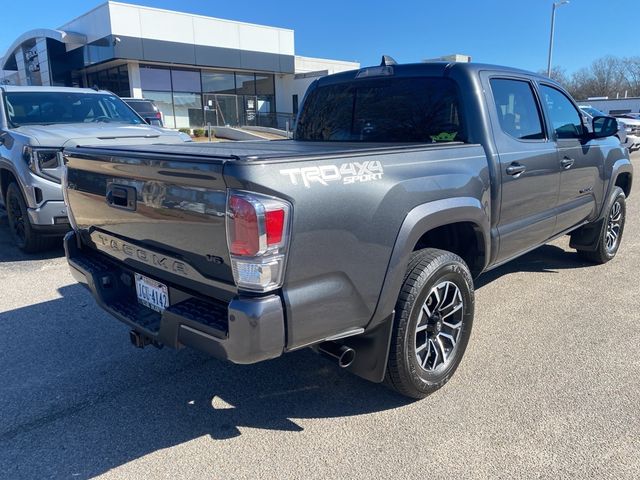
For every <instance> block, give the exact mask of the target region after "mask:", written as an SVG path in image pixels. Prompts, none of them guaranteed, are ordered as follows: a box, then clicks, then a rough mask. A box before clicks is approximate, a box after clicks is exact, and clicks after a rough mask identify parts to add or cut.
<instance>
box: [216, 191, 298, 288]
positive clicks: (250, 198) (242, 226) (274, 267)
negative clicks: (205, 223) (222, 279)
mask: <svg viewBox="0 0 640 480" xmlns="http://www.w3.org/2000/svg"><path fill="white" fill-rule="evenodd" d="M290 213H291V205H290V204H289V203H288V202H286V201H284V200H281V199H278V198H274V197H268V196H266V195H260V194H256V193H249V192H241V191H236V190H230V191H229V195H228V198H227V243H228V245H229V253H230V254H231V267H232V269H233V277H234V279H235V282H236V284H237V285H238V287H240V288H242V289H245V290H253V291H258V292H267V291H270V290H275V289H276V288H279V287H281V286H282V281H283V279H284V267H285V260H286V253H287V247H288V243H289V217H290Z"/></svg>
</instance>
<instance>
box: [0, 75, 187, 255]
mask: <svg viewBox="0 0 640 480" xmlns="http://www.w3.org/2000/svg"><path fill="white" fill-rule="evenodd" d="M185 137H187V138H185ZM186 139H188V136H186V135H184V134H181V133H179V132H176V131H173V130H168V129H164V128H160V127H155V126H150V125H147V124H146V123H144V121H143V120H142V118H141V117H139V116H138V115H137V114H136V113H135V112H134V111H133V110H132V109H131V108H129V107H128V106H127V105H126V104H125V103H124V102H123V101H122V100H121V99H120V98H119V97H117V96H116V95H114V94H113V93H110V92H106V91H96V90H93V89H81V88H67V87H17V86H3V87H0V197H1V198H2V201H3V202H4V205H5V208H6V209H7V217H8V221H9V227H10V230H11V234H12V235H13V238H14V240H15V243H16V245H17V246H18V247H19V248H20V249H22V250H24V251H25V252H35V251H38V250H42V249H45V248H47V247H48V246H50V245H51V243H52V241H55V240H56V239H57V240H59V239H60V237H61V236H62V235H63V234H64V233H65V232H66V231H67V230H69V228H70V227H69V220H68V217H67V209H66V207H65V205H64V199H63V196H62V188H61V186H60V179H61V176H62V170H63V165H62V155H61V152H62V148H63V147H66V146H71V145H103V146H107V145H117V144H122V143H126V144H129V145H130V144H139V143H147V144H148V143H182V142H183V141H185V140H186Z"/></svg>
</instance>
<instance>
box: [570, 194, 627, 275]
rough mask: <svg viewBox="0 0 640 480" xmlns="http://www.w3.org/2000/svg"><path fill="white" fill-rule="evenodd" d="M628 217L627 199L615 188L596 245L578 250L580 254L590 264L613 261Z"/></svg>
mask: <svg viewBox="0 0 640 480" xmlns="http://www.w3.org/2000/svg"><path fill="white" fill-rule="evenodd" d="M626 215H627V204H626V197H625V195H624V192H623V191H622V189H621V188H620V187H615V190H614V191H613V194H612V196H611V201H610V202H609V206H608V210H607V215H606V217H605V218H604V220H603V222H602V228H601V229H600V233H599V235H598V237H597V238H596V243H595V245H593V246H592V247H591V248H588V249H584V250H581V249H578V254H579V255H580V256H581V257H582V258H584V259H586V260H589V261H590V262H594V263H600V264H602V263H607V262H608V261H609V260H611V259H613V257H615V256H616V253H618V249H619V248H620V242H621V241H622V233H623V232H624V224H625V220H626Z"/></svg>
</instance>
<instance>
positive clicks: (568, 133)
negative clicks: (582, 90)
mask: <svg viewBox="0 0 640 480" xmlns="http://www.w3.org/2000/svg"><path fill="white" fill-rule="evenodd" d="M540 91H541V92H542V96H543V97H544V101H545V103H546V104H547V111H548V112H549V118H550V119H551V124H552V125H553V129H554V130H555V132H556V135H557V136H558V138H580V137H582V136H583V135H584V126H583V124H582V117H581V115H580V113H579V112H578V110H577V109H576V107H574V106H573V103H571V101H570V100H569V99H568V98H567V96H566V95H565V94H564V93H562V92H561V91H560V90H556V89H555V88H553V87H549V86H547V85H541V87H540Z"/></svg>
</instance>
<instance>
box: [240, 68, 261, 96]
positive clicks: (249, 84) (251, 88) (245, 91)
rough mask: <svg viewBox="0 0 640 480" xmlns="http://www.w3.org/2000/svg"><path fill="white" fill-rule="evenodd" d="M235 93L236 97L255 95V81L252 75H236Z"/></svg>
mask: <svg viewBox="0 0 640 480" xmlns="http://www.w3.org/2000/svg"><path fill="white" fill-rule="evenodd" d="M236 93H237V94H238V95H255V94H256V79H255V76H254V75H253V73H252V74H249V75H247V74H245V73H236Z"/></svg>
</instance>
